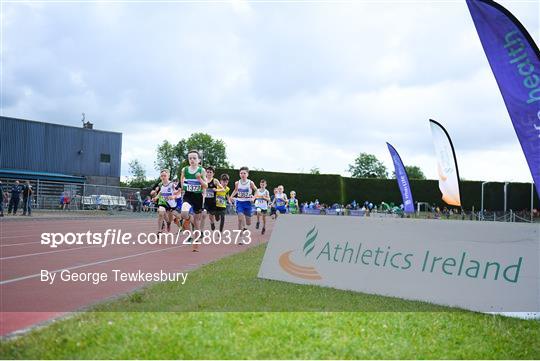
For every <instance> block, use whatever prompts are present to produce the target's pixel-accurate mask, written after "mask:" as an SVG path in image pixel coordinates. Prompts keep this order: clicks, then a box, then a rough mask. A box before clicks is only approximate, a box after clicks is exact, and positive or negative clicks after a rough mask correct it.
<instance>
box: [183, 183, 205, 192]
mask: <svg viewBox="0 0 540 361" xmlns="http://www.w3.org/2000/svg"><path fill="white" fill-rule="evenodd" d="M201 189H202V187H201V185H200V184H186V191H188V192H200V191H201Z"/></svg>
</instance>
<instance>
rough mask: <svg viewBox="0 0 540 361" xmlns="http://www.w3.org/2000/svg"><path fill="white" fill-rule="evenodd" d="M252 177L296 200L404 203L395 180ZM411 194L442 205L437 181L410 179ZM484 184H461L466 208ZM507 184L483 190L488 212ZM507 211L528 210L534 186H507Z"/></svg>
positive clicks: (499, 203) (500, 202)
mask: <svg viewBox="0 0 540 361" xmlns="http://www.w3.org/2000/svg"><path fill="white" fill-rule="evenodd" d="M222 173H227V174H229V176H230V178H231V183H230V186H231V188H232V186H234V182H235V181H236V180H238V179H239V175H238V170H233V169H218V170H216V176H220V175H221V174H222ZM249 178H250V179H251V180H253V181H254V182H255V184H256V185H257V186H258V185H259V181H260V180H261V179H262V178H264V179H266V181H267V182H268V189H269V191H270V192H272V190H273V189H274V187H277V186H278V185H280V184H282V185H283V186H284V187H285V191H286V192H287V194H289V192H290V191H291V190H294V191H296V194H297V197H298V199H299V200H300V202H302V201H312V200H315V199H319V201H320V202H321V203H327V204H333V203H336V202H340V203H343V204H346V203H350V202H352V201H353V200H356V201H357V202H360V203H363V202H364V201H365V200H369V201H370V202H373V203H376V204H378V203H380V202H383V201H384V202H387V203H390V202H393V203H395V204H401V202H402V201H401V194H400V192H399V187H398V185H397V182H396V180H395V179H374V178H347V177H342V176H340V175H337V174H322V175H315V174H305V173H279V172H266V171H251V172H250V174H249ZM410 185H411V191H412V194H413V198H414V200H415V201H417V202H428V203H430V204H436V205H439V206H442V205H443V204H444V203H443V201H442V200H441V192H440V191H439V182H438V181H436V180H411V181H410ZM481 187H482V182H480V181H461V182H460V192H461V201H462V203H463V208H465V209H471V208H472V207H473V206H474V208H475V209H476V210H479V209H480V203H481V202H480V198H481ZM503 189H504V183H503V182H490V183H488V184H486V185H485V187H484V208H485V209H488V210H502V209H503V208H504V190H503ZM507 202H508V203H507V208H508V209H513V210H522V209H529V208H530V205H531V184H530V183H511V184H509V185H508V196H507ZM538 206H539V201H538V194H537V193H536V192H535V194H534V207H535V208H538Z"/></svg>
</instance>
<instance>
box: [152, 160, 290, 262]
mask: <svg viewBox="0 0 540 361" xmlns="http://www.w3.org/2000/svg"><path fill="white" fill-rule="evenodd" d="M187 158H188V162H189V165H188V166H186V167H184V168H182V170H181V171H180V179H178V180H177V181H172V180H171V174H170V171H169V170H168V169H163V170H162V171H161V172H160V182H159V183H158V184H156V186H155V187H154V189H153V190H152V192H151V197H152V201H153V202H154V203H155V204H156V206H157V214H158V221H157V224H158V233H161V232H163V231H164V229H165V228H166V230H167V232H170V231H171V224H172V223H175V224H177V225H178V227H179V228H181V229H182V230H190V231H194V230H199V231H202V230H203V229H204V228H205V223H206V219H207V218H208V219H209V221H210V229H211V230H212V231H214V230H216V222H219V231H220V232H223V228H224V224H225V214H226V213H227V204H230V205H233V204H234V205H235V209H236V213H237V215H238V229H239V230H242V231H244V230H246V229H247V227H248V226H250V225H251V217H252V213H253V211H252V205H253V204H254V205H255V209H256V214H257V223H256V226H255V228H256V229H260V225H261V219H262V229H261V233H262V234H264V233H265V231H266V216H267V214H268V213H269V210H270V215H271V216H273V217H277V216H278V215H279V214H283V213H287V212H288V213H292V214H295V213H298V210H299V205H298V200H297V199H296V192H294V191H292V192H291V193H290V198H287V195H286V194H285V191H284V187H283V186H282V185H280V186H278V187H276V188H275V189H274V197H273V199H272V198H271V197H270V193H269V192H268V190H267V189H266V187H267V183H266V180H264V179H262V180H261V181H260V183H259V187H257V186H256V185H255V183H254V182H253V181H252V180H250V179H249V178H248V177H249V169H248V168H247V167H242V168H240V179H239V180H238V181H236V182H235V184H234V190H233V191H232V193H231V194H230V195H229V191H230V188H229V186H228V184H229V180H230V179H229V175H227V174H222V175H221V176H220V177H219V179H217V178H215V169H214V168H213V167H206V168H203V167H202V166H201V157H200V154H199V152H198V151H196V150H192V151H190V152H189V153H188V155H187ZM193 251H194V252H197V251H198V245H197V244H196V243H193Z"/></svg>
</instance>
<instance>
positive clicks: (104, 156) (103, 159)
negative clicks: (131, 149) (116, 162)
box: [99, 153, 111, 163]
mask: <svg viewBox="0 0 540 361" xmlns="http://www.w3.org/2000/svg"><path fill="white" fill-rule="evenodd" d="M99 161H100V162H101V163H110V162H111V155H110V154H105V153H101V157H100V159H99Z"/></svg>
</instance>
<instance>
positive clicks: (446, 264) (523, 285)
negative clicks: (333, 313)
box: [259, 215, 540, 312]
mask: <svg viewBox="0 0 540 361" xmlns="http://www.w3.org/2000/svg"><path fill="white" fill-rule="evenodd" d="M539 232H540V225H538V224H520V223H498V222H474V221H444V220H423V219H396V218H366V217H337V216H311V215H282V216H280V217H279V219H278V221H277V224H276V226H275V228H274V230H273V232H272V236H271V238H270V241H269V242H268V246H267V249H266V253H265V255H264V259H263V262H262V265H261V268H260V270H259V277H260V278H267V279H273V280H280V281H287V282H293V283H301V284H310V285H319V286H325V287H333V288H337V289H343V290H353V291H358V292H364V293H370V294H377V295H384V296H393V297H399V298H403V299H408V300H419V301H426V302H430V303H434V304H439V305H446V306H454V307H460V308H464V309H469V310H473V311H480V312H538V311H540V263H539V258H540V252H539V250H540V233H539Z"/></svg>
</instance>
